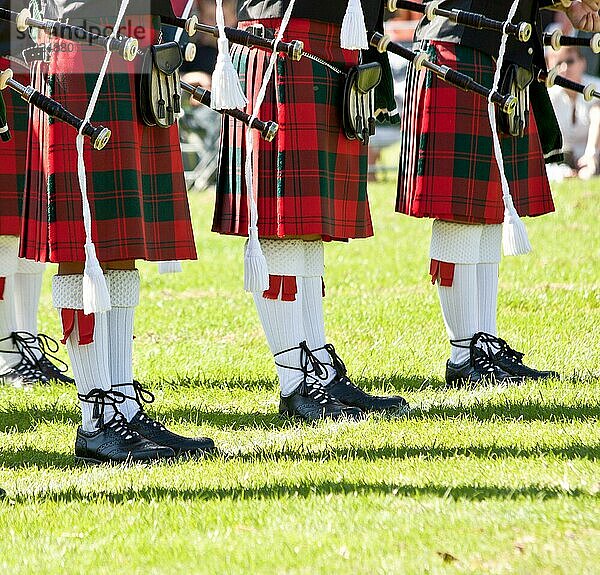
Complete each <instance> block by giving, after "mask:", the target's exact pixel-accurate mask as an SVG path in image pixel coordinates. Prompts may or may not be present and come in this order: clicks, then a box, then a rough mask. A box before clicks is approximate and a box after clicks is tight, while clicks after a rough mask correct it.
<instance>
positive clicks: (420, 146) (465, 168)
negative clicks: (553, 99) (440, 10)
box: [396, 42, 554, 224]
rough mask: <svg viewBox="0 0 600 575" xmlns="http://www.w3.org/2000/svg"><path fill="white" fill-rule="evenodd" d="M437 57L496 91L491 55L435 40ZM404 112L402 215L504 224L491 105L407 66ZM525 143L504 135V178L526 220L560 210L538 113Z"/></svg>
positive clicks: (432, 51)
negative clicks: (548, 171) (546, 163)
mask: <svg viewBox="0 0 600 575" xmlns="http://www.w3.org/2000/svg"><path fill="white" fill-rule="evenodd" d="M428 51H429V53H430V54H431V55H432V56H433V58H432V60H433V61H437V63H438V64H442V65H446V66H448V67H450V68H453V69H457V70H458V71H460V72H463V73H465V74H468V75H469V76H471V77H472V78H474V79H475V80H476V81H477V82H479V83H480V84H483V85H484V86H491V85H492V80H493V74H494V67H493V63H492V60H491V58H490V57H489V56H487V55H485V54H483V53H482V52H478V51H476V50H472V49H470V48H465V47H462V46H459V45H456V44H450V43H443V42H431V44H430V45H429V47H428ZM409 68H410V69H409V73H408V76H407V84H406V94H407V98H406V101H405V104H404V110H403V114H402V118H403V119H402V123H403V128H402V143H401V154H400V172H399V178H398V196H397V202H396V211H398V212H401V213H404V214H408V215H411V216H416V217H430V218H438V219H442V220H448V221H455V222H463V223H483V224H498V223H501V222H502V221H503V219H504V204H503V202H502V189H501V184H500V174H499V172H498V168H497V165H496V161H495V159H494V155H493V143H492V134H491V130H490V124H489V118H488V113H487V100H486V99H485V98H483V97H481V96H479V95H477V94H474V93H472V92H464V91H462V90H460V89H457V88H454V87H453V86H451V85H450V84H447V83H445V82H443V81H441V80H439V79H438V78H436V77H435V76H434V75H433V74H432V73H431V72H426V73H423V72H415V70H414V69H413V68H412V66H411V67H409ZM529 119H530V127H529V133H528V134H527V135H526V136H525V137H523V138H512V137H505V136H501V137H500V141H501V146H502V154H503V156H504V164H505V170H506V177H507V179H508V182H509V185H510V191H511V195H512V198H513V201H514V204H515V207H516V209H517V211H518V213H519V215H521V216H537V215H540V214H545V213H548V212H552V211H554V204H553V202H552V196H551V193H550V186H549V184H548V179H547V177H546V170H545V167H544V158H543V154H542V150H541V146H540V141H539V137H538V133H537V126H536V124H535V119H534V117H533V114H531V113H530V115H529Z"/></svg>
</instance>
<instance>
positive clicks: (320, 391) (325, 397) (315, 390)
mask: <svg viewBox="0 0 600 575" xmlns="http://www.w3.org/2000/svg"><path fill="white" fill-rule="evenodd" d="M307 395H308V396H309V397H311V398H312V399H315V400H316V401H318V402H319V403H320V404H321V405H325V404H327V403H330V402H331V401H332V397H331V395H329V393H327V391H326V390H325V388H324V387H323V386H322V385H319V384H316V383H308V384H307Z"/></svg>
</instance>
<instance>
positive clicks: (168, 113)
mask: <svg viewBox="0 0 600 575" xmlns="http://www.w3.org/2000/svg"><path fill="white" fill-rule="evenodd" d="M0 20H5V21H8V22H12V23H13V24H14V25H15V26H16V28H17V30H19V31H20V32H24V31H26V30H27V29H28V28H36V29H39V30H43V31H44V32H45V33H46V34H47V35H48V36H49V37H53V38H61V39H63V40H69V41H72V42H77V43H81V44H88V45H92V46H98V47H100V48H104V49H105V50H107V51H110V52H112V53H117V54H118V55H119V56H121V57H122V58H123V60H125V61H127V62H131V61H133V60H134V59H135V58H136V57H137V56H138V55H145V54H146V52H147V51H146V50H140V49H139V47H138V40H137V39H136V38H131V37H127V36H116V35H115V36H113V35H111V36H104V35H102V34H97V33H94V32H91V31H89V30H86V29H85V28H82V27H80V26H74V25H71V24H65V23H63V22H60V21H57V20H51V19H37V18H32V17H31V12H30V11H29V10H28V9H26V8H25V9H23V10H21V11H20V12H15V11H12V10H7V9H5V8H0ZM192 20H193V19H192ZM168 21H169V19H168V18H165V23H169V22H168ZM196 22H197V19H196ZM199 26H200V25H199ZM202 26H203V25H202ZM203 28H204V27H203ZM239 32H243V31H239ZM237 37H238V38H244V35H243V34H242V35H238V36H237ZM171 44H172V43H171ZM300 44H301V43H300ZM157 48H158V49H157ZM168 48H172V46H166V45H163V49H162V50H161V49H160V45H159V46H158V47H151V48H150V51H152V52H154V53H161V54H173V52H172V51H169V50H168ZM301 50H302V46H301V45H300V46H298V45H296V44H293V45H290V46H288V47H287V52H288V53H290V54H293V53H294V52H296V53H297V52H298V51H301ZM189 56H190V55H189V53H188V58H189ZM182 57H183V53H181V58H182ZM158 60H159V64H158V66H156V67H149V68H148V70H147V73H148V75H149V76H150V75H151V74H153V73H155V74H156V76H157V78H158V79H159V82H158V83H156V79H155V81H154V85H155V86H157V87H158V88H162V87H165V86H166V88H165V92H166V94H167V93H168V94H169V95H171V97H172V98H173V100H174V102H173V104H174V105H167V102H166V100H165V97H164V96H163V94H162V93H160V94H158V95H157V96H156V97H154V95H153V94H150V93H149V92H148V91H147V90H146V92H143V93H144V102H142V103H141V106H140V108H141V111H142V116H143V117H144V118H145V121H146V123H147V124H148V125H157V126H159V127H169V126H170V125H172V124H173V123H174V121H175V117H176V114H178V113H179V112H180V106H179V102H178V95H179V89H181V90H183V91H185V92H187V93H189V94H190V95H191V97H193V98H194V99H195V100H196V101H197V102H199V103H200V104H202V105H203V106H210V101H211V92H210V91H209V90H205V89H203V88H201V87H199V86H192V85H191V84H188V83H185V82H180V81H179V76H178V74H176V72H177V68H178V67H179V66H180V65H181V62H182V59H180V48H179V46H177V54H176V55H175V56H174V57H173V56H170V57H167V59H166V60H167V61H165V58H163V60H162V61H161V59H160V56H159V57H158ZM173 61H175V62H178V63H177V64H176V65H174V64H173ZM174 80H175V81H177V82H179V84H178V86H179V87H178V86H174V85H173V84H172V82H173V81H174ZM141 83H142V84H143V83H144V78H142V80H141ZM149 85H150V82H148V83H146V86H149ZM6 87H9V88H11V89H13V90H15V91H17V92H18V93H19V94H20V95H21V97H22V98H23V99H24V100H25V101H27V102H29V103H31V104H32V105H34V106H36V107H38V108H40V109H41V110H43V111H44V112H46V113H47V114H48V115H50V116H52V117H54V118H57V119H59V120H61V121H63V122H66V123H67V124H69V125H71V126H73V127H74V128H75V129H77V130H79V129H80V127H81V126H82V125H83V124H84V121H83V120H82V119H80V118H77V117H76V116H74V115H73V114H71V113H70V112H68V111H67V110H66V109H65V108H64V107H63V106H62V105H61V104H59V103H58V102H56V101H54V100H53V99H51V98H49V97H47V96H44V95H43V94H41V93H40V92H38V91H36V90H33V89H32V88H31V87H29V86H23V85H22V84H20V83H19V82H17V81H16V80H14V79H13V78H12V75H10V74H9V72H8V71H5V75H4V76H3V77H2V78H0V89H4V88H6ZM166 94H165V95H166ZM151 108H154V109H155V113H154V118H153V119H150V117H151V115H150V114H149V113H148V110H149V109H151ZM217 111H218V112H220V113H222V114H226V115H229V116H233V117H235V118H236V119H238V120H239V121H241V122H243V123H244V124H246V125H248V126H250V127H251V128H253V129H256V130H257V131H258V132H259V133H260V134H261V136H262V137H263V138H265V139H267V140H269V141H270V140H272V139H273V138H274V137H275V134H276V133H277V130H278V126H277V124H276V123H275V122H271V121H268V122H263V121H261V120H259V119H258V118H251V117H250V115H248V114H246V113H245V112H243V111H241V110H236V109H232V110H217ZM144 114H145V116H144ZM82 132H83V134H84V135H86V136H88V137H90V139H91V141H92V144H93V146H94V148H95V149H102V148H103V147H104V146H105V145H106V144H107V143H108V141H109V139H110V130H108V129H107V128H104V127H103V126H99V127H97V128H95V127H93V126H92V125H91V124H90V123H89V122H86V123H85V125H84V127H83V130H82Z"/></svg>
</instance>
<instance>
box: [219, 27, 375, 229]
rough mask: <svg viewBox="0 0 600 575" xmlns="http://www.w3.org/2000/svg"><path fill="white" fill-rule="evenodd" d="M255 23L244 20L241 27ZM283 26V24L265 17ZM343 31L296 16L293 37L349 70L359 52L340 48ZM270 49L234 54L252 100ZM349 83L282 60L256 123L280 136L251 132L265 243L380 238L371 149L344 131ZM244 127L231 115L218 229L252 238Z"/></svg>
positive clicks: (315, 66) (237, 49) (308, 64)
mask: <svg viewBox="0 0 600 575" xmlns="http://www.w3.org/2000/svg"><path fill="white" fill-rule="evenodd" d="M256 23H257V22H252V21H250V22H244V26H249V25H252V24H256ZM260 23H262V24H264V26H265V27H267V28H273V29H277V27H278V26H279V24H280V21H279V20H262V21H261V22H260ZM339 34H340V28H339V26H337V25H333V24H328V23H324V22H315V21H312V20H305V19H292V20H291V21H290V23H289V25H288V28H287V31H286V34H285V36H286V38H287V39H288V40H290V39H295V40H301V41H303V42H304V47H305V50H306V51H307V52H310V53H312V54H316V55H319V56H321V57H322V58H324V59H325V60H327V61H328V62H330V63H333V64H335V65H336V67H338V68H339V69H342V70H346V69H348V68H349V67H350V66H352V65H354V64H356V63H357V54H356V53H355V52H350V51H346V50H342V49H341V48H340V47H339V42H340V37H339ZM269 54H270V53H269V52H265V51H262V50H248V49H247V48H244V47H241V46H234V47H233V48H232V59H233V62H234V65H235V66H236V67H237V69H238V71H239V73H240V78H241V80H242V85H243V87H244V88H245V91H246V95H247V96H248V100H249V102H250V104H249V106H248V109H247V112H248V113H251V111H252V110H251V106H252V104H251V103H252V102H254V101H255V100H256V97H257V94H258V90H259V88H260V83H261V81H262V78H263V75H264V71H265V69H266V67H267V63H268V57H269ZM343 79H344V76H342V75H340V74H337V73H336V72H334V71H332V70H330V69H328V68H327V67H325V66H323V65H322V64H319V63H316V62H313V61H311V60H309V59H307V58H302V59H301V60H300V61H299V62H291V61H290V60H289V59H288V58H287V57H283V56H281V55H280V56H279V59H278V61H277V67H276V70H275V73H274V78H273V79H272V80H271V83H270V85H269V88H268V90H267V96H266V98H265V101H264V103H263V105H262V106H261V109H260V113H259V116H260V118H261V119H262V120H274V121H276V122H277V123H278V124H279V133H278V134H277V136H276V138H275V140H274V141H273V142H271V143H269V142H265V141H264V140H262V139H261V138H260V137H259V136H258V134H254V135H253V157H254V166H253V177H254V183H253V185H254V189H255V193H256V195H257V205H258V228H259V234H260V236H261V237H290V236H302V235H311V234H316V235H320V236H321V237H322V238H323V239H325V240H330V239H334V240H345V239H348V238H361V237H368V236H371V235H372V234H373V229H372V224H371V215H370V211H369V204H368V200H367V149H366V147H365V146H362V145H361V144H360V143H359V142H357V141H350V140H348V139H346V137H345V136H344V134H343V132H342V128H341V117H340V108H341V99H342V92H341V90H342V86H343ZM245 158H246V144H245V127H244V125H243V124H242V123H241V122H239V121H236V120H234V119H232V118H228V117H225V120H224V129H223V135H222V141H221V148H220V161H219V175H218V182H217V197H216V207H215V215H214V221H213V231H216V232H219V233H222V234H234V235H242V236H244V235H246V234H247V233H248V232H247V230H248V211H247V199H248V198H247V191H246V186H245V178H244V164H245Z"/></svg>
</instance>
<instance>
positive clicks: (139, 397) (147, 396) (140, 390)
mask: <svg viewBox="0 0 600 575" xmlns="http://www.w3.org/2000/svg"><path fill="white" fill-rule="evenodd" d="M114 387H132V388H133V392H134V394H135V395H127V394H126V393H122V392H119V393H121V395H123V397H124V398H125V399H132V400H133V401H135V402H136V403H137V404H138V406H139V408H140V409H143V408H144V403H154V400H155V399H156V398H155V397H154V394H153V393H152V392H151V391H150V390H148V389H146V388H145V387H143V386H142V384H141V383H140V382H139V381H137V380H135V379H134V380H133V381H132V382H131V383H117V384H116V385H113V388H114Z"/></svg>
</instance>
